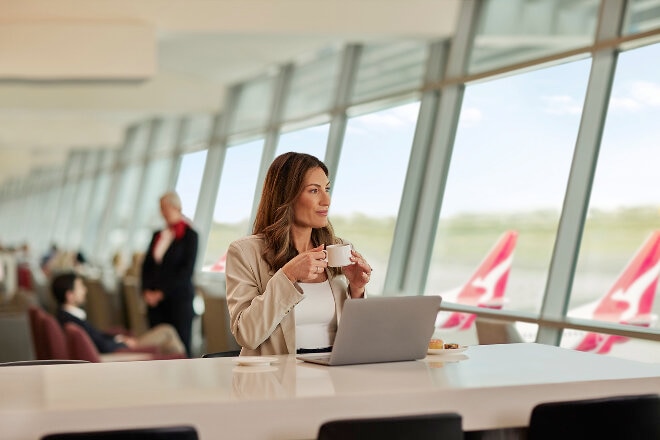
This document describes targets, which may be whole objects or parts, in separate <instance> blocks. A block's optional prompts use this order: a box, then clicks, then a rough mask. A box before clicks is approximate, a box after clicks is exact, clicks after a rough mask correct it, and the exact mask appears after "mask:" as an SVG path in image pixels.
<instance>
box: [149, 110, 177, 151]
mask: <svg viewBox="0 0 660 440" xmlns="http://www.w3.org/2000/svg"><path fill="white" fill-rule="evenodd" d="M157 127H158V130H157V131H156V133H155V138H154V141H153V142H154V144H153V146H152V148H151V154H154V153H155V154H159V153H161V152H168V151H172V150H173V149H174V146H175V145H174V143H175V142H176V137H177V130H178V129H179V121H177V120H175V119H174V118H166V119H163V120H162V121H161V122H160V124H159V125H158V126H157Z"/></svg>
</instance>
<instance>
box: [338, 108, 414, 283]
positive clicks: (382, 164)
mask: <svg viewBox="0 0 660 440" xmlns="http://www.w3.org/2000/svg"><path fill="white" fill-rule="evenodd" d="M418 112H419V102H414V103H410V104H405V105H401V106H398V107H394V108H390V109H387V110H383V111H380V112H377V113H370V114H367V115H363V116H358V117H354V118H351V119H349V121H348V124H347V127H346V136H345V138H344V145H343V147H342V152H341V157H340V159H339V164H338V168H337V177H336V178H335V177H333V176H330V183H331V187H332V202H331V205H330V221H331V222H332V225H333V227H334V229H335V233H336V234H337V235H338V236H339V237H341V238H343V239H344V240H347V241H349V242H351V243H352V244H353V246H354V247H355V249H356V250H358V251H359V252H360V253H361V254H363V255H364V256H365V258H366V259H367V261H369V264H370V265H371V266H372V267H373V274H372V277H371V281H370V283H369V292H371V293H373V294H381V293H382V290H383V284H384V282H385V273H386V271H387V264H388V260H389V255H390V249H391V247H392V239H393V237H394V226H395V223H396V217H397V214H398V212H399V205H400V203H401V195H402V193H403V185H404V182H405V177H406V171H407V168H408V161H409V159H410V151H411V148H412V140H413V136H414V134H415V124H416V123H417V114H418Z"/></svg>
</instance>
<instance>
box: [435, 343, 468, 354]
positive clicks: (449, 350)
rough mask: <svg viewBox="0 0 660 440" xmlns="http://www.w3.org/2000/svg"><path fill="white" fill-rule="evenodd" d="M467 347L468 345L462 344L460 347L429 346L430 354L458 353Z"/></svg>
mask: <svg viewBox="0 0 660 440" xmlns="http://www.w3.org/2000/svg"><path fill="white" fill-rule="evenodd" d="M467 349H468V346H467V345H460V346H459V347H458V348H429V349H428V354H458V353H463V352H464V351H465V350H467Z"/></svg>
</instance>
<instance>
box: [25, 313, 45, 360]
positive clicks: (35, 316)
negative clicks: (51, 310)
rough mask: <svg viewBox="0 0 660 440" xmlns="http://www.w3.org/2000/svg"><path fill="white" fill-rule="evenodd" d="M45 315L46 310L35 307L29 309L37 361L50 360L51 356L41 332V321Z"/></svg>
mask: <svg viewBox="0 0 660 440" xmlns="http://www.w3.org/2000/svg"><path fill="white" fill-rule="evenodd" d="M44 313H46V312H45V311H44V310H41V309H40V308H39V307H37V306H34V305H33V306H30V307H29V308H28V319H29V321H30V331H31V333H32V345H33V346H34V352H35V355H36V358H37V359H48V356H49V354H48V348H47V347H48V346H47V343H46V340H45V336H44V335H43V334H42V332H41V319H42V316H43V314H44Z"/></svg>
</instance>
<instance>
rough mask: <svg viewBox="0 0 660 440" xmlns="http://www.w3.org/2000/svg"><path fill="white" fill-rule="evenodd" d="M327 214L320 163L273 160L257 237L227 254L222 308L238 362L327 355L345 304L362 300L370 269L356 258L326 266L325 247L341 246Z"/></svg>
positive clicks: (293, 157) (306, 158) (299, 156)
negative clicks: (245, 357)
mask: <svg viewBox="0 0 660 440" xmlns="http://www.w3.org/2000/svg"><path fill="white" fill-rule="evenodd" d="M329 207H330V181H329V180H328V168H327V167H326V166H325V164H324V163H323V162H321V161H320V160H318V159H317V158H316V157H314V156H310V155H309V154H303V153H285V154H282V155H281V156H278V157H276V158H275V160H274V161H273V163H272V164H271V166H270V168H269V169H268V173H267V174H266V179H265V181H264V186H263V191H262V194H261V201H260V202H259V208H258V210H257V216H256V219H255V222H254V229H253V234H254V235H251V236H248V237H244V238H241V239H239V240H236V241H234V242H233V243H232V244H231V245H230V246H229V250H228V251H227V266H226V272H225V274H226V280H227V305H228V308H229V315H230V320H231V331H232V333H233V335H234V337H235V338H236V341H237V342H238V343H239V344H240V345H241V346H242V347H243V348H242V350H241V355H264V354H288V353H296V352H297V353H309V352H318V351H328V350H330V346H331V345H332V343H333V342H334V335H335V332H336V329H337V322H338V320H339V319H340V316H341V309H342V306H343V304H344V301H345V300H346V299H347V298H362V297H364V295H365V286H366V284H367V283H368V282H369V277H370V275H371V267H370V266H369V264H367V262H366V261H365V260H364V258H363V257H362V256H361V255H360V254H359V253H358V252H356V251H355V250H352V251H351V258H350V260H351V264H350V265H348V266H344V267H342V268H330V267H328V264H327V262H326V261H325V252H324V246H325V245H329V244H333V243H342V242H343V241H342V240H341V239H339V238H337V237H335V235H334V231H333V229H332V225H331V224H330V222H329V221H328V209H329ZM303 300H304V301H303Z"/></svg>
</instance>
